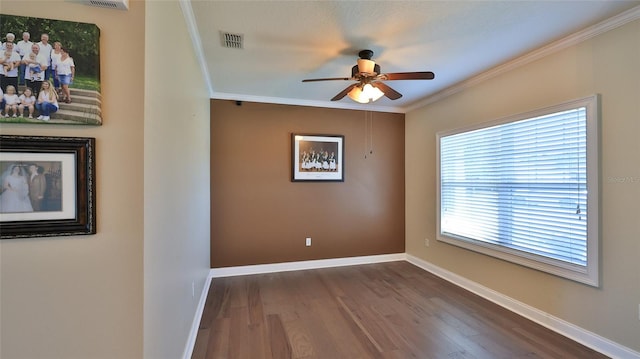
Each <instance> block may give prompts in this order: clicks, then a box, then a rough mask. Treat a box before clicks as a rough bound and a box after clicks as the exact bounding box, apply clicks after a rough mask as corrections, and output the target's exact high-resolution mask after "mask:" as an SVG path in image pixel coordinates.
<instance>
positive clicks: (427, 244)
mask: <svg viewBox="0 0 640 359" xmlns="http://www.w3.org/2000/svg"><path fill="white" fill-rule="evenodd" d="M424 246H425V247H429V238H425V239H424Z"/></svg>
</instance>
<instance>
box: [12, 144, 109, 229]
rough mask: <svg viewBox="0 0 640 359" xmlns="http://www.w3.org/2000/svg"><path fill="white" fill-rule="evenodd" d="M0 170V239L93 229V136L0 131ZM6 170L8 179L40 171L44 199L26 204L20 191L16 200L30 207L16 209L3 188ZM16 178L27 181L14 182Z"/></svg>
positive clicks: (13, 198) (27, 175)
mask: <svg viewBox="0 0 640 359" xmlns="http://www.w3.org/2000/svg"><path fill="white" fill-rule="evenodd" d="M45 167H46V168H47V170H46V172H45V171H44V168H45ZM16 168H18V169H17V170H16ZM0 173H1V174H2V175H0V176H2V178H1V179H0V180H1V181H2V183H0V185H1V186H2V187H1V188H0V191H1V194H0V239H10V238H31V237H52V236H71V235H88V234H95V233H96V181H95V178H96V173H95V138H89V137H49V136H20V135H0ZM12 173H15V175H16V177H14V178H13V179H11V180H12V181H13V180H14V179H16V180H17V181H22V179H19V178H17V177H19V176H23V177H24V179H26V180H30V181H33V178H34V177H35V174H34V173H38V174H42V175H43V176H44V177H45V179H46V181H45V182H46V187H47V189H48V191H49V192H46V191H45V193H46V195H45V196H44V199H43V201H44V202H45V203H47V204H46V205H44V206H36V205H35V203H34V200H33V199H31V200H30V203H29V204H27V202H26V201H27V200H25V199H24V191H23V192H21V193H22V197H20V198H21V199H19V200H17V201H18V202H19V203H21V205H22V206H23V207H24V206H26V207H29V206H30V204H32V211H29V210H24V209H23V207H20V209H16V206H15V203H16V200H15V198H16V197H15V196H13V195H12V197H9V194H8V188H9V187H10V183H9V182H10V181H9V180H7V176H8V175H10V174H12ZM32 174H33V175H32ZM5 183H6V185H5ZM21 184H22V185H27V186H28V185H29V183H28V182H27V183H22V182H20V183H18V185H16V186H15V188H19V186H20V185H21ZM3 196H7V197H4V198H3ZM33 208H39V209H38V210H33Z"/></svg>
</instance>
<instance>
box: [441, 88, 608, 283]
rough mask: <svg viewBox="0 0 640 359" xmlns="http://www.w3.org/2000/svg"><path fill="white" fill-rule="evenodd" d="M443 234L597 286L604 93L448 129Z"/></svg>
mask: <svg viewBox="0 0 640 359" xmlns="http://www.w3.org/2000/svg"><path fill="white" fill-rule="evenodd" d="M437 146H438V148H437V153H438V155H437V156H438V159H437V163H438V168H437V175H438V180H437V183H438V193H437V199H438V210H437V214H438V218H437V231H438V233H437V235H438V240H440V241H443V242H447V243H450V244H454V245H458V246H461V247H464V248H467V249H470V250H474V251H477V252H481V253H484V254H488V255H492V256H495V257H497V258H501V259H504V260H508V261H512V262H514V263H518V264H521V265H525V266H528V267H531V268H535V269H538V270H542V271H545V272H549V273H552V274H555V275H559V276H562V277H565V278H569V279H572V280H576V281H579V282H582V283H586V284H589V285H593V286H598V285H599V272H598V258H599V254H598V250H599V249H598V248H599V245H598V240H599V239H598V222H599V215H598V167H599V166H598V97H597V96H591V97H588V98H584V99H580V100H575V101H571V102H567V103H564V104H561V105H558V106H554V107H551V108H546V109H543V110H538V111H534V112H530V113H526V114H522V115H517V116H512V117H509V118H506V119H502V120H498V121H494V122H491V123H489V124H484V125H481V126H476V127H473V128H463V129H457V130H453V131H447V132H441V133H438V135H437Z"/></svg>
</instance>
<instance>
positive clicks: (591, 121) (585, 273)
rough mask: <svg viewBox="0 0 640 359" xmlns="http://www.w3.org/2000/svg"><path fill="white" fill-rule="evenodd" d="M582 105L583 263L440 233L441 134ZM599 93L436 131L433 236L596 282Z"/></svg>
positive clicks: (554, 272)
mask: <svg viewBox="0 0 640 359" xmlns="http://www.w3.org/2000/svg"><path fill="white" fill-rule="evenodd" d="M580 107H585V108H586V127H587V128H586V156H587V158H586V165H587V167H586V176H587V191H588V193H587V246H586V248H587V264H586V266H582V265H577V264H570V263H568V262H565V261H561V260H556V259H552V258H548V257H544V256H540V255H536V254H532V253H527V252H523V251H519V250H516V249H512V248H508V247H504V246H500V245H498V244H493V243H486V242H483V241H479V240H473V239H469V238H465V237H460V236H453V235H448V234H443V233H442V229H441V210H442V208H441V172H440V171H441V163H440V160H441V153H440V147H441V139H442V138H443V137H447V136H451V135H455V134H460V133H465V132H471V131H475V130H479V129H484V128H488V127H494V126H498V125H502V124H507V123H511V122H517V121H522V120H527V119H532V118H536V117H540V116H545V115H549V114H553V113H557V112H562V111H566V110H571V109H576V108H580ZM600 117H601V114H600V96H599V95H592V96H588V97H584V98H580V99H576V100H571V101H567V102H563V103H561V104H558V105H554V106H550V107H545V108H541V109H537V110H533V111H529V112H524V113H520V114H516V115H512V116H508V117H504V118H500V119H497V120H493V121H489V122H484V123H479V124H475V125H471V126H464V127H461V128H456V129H451V130H445V131H441V132H438V133H436V239H437V240H438V241H440V242H443V243H448V244H452V245H455V246H458V247H462V248H465V249H468V250H471V251H474V252H478V253H482V254H485V255H489V256H491V257H495V258H498V259H502V260H506V261H509V262H512V263H516V264H519V265H522V266H525V267H529V268H533V269H536V270H539V271H543V272H546V273H550V274H553V275H556V276H560V277H563V278H567V279H570V280H574V281H577V282H580V283H584V284H588V285H591V286H594V287H599V286H600V229H599V228H600V212H599V207H600V205H599V202H600V201H599V197H600V178H599V177H600V135H599V133H600Z"/></svg>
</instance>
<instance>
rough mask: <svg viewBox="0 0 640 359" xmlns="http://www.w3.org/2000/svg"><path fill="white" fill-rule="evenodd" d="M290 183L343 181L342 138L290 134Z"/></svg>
mask: <svg viewBox="0 0 640 359" xmlns="http://www.w3.org/2000/svg"><path fill="white" fill-rule="evenodd" d="M291 181H293V182H296V181H337V182H343V181H344V136H341V135H312V134H296V133H293V134H291Z"/></svg>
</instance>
